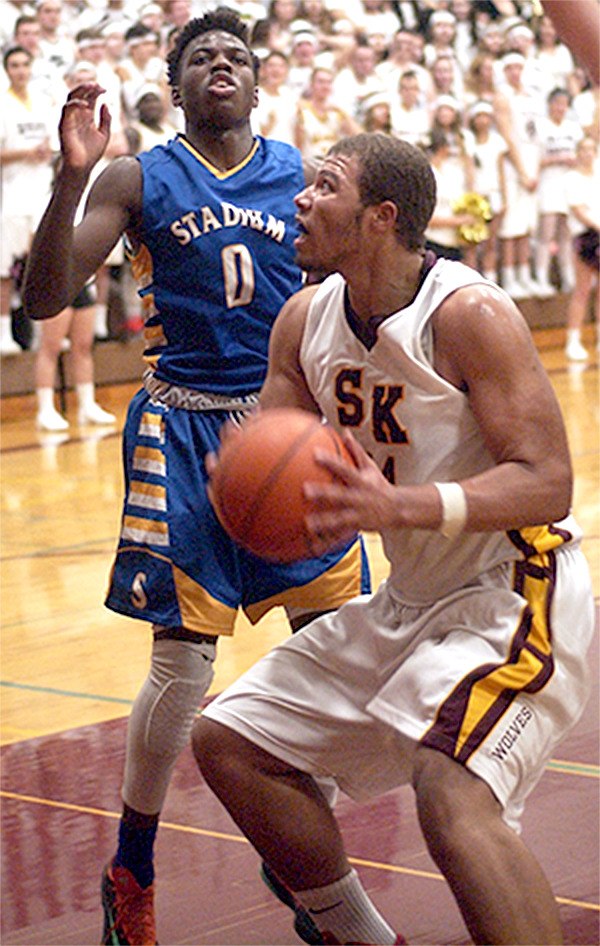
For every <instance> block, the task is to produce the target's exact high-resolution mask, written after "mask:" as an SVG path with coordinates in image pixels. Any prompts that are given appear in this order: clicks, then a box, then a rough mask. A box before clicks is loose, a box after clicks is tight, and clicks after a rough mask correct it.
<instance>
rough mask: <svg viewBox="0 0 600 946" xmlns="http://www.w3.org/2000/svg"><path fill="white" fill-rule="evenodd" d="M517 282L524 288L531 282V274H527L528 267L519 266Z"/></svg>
mask: <svg viewBox="0 0 600 946" xmlns="http://www.w3.org/2000/svg"><path fill="white" fill-rule="evenodd" d="M517 281H518V282H520V283H521V284H522V285H524V286H528V285H529V283H530V282H531V273H530V272H529V266H519V269H518V271H517Z"/></svg>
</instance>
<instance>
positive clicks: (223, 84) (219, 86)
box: [208, 75, 236, 96]
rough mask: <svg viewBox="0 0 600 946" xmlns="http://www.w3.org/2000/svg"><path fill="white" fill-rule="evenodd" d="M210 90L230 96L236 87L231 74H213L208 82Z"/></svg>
mask: <svg viewBox="0 0 600 946" xmlns="http://www.w3.org/2000/svg"><path fill="white" fill-rule="evenodd" d="M208 89H209V92H214V93H215V94H217V95H223V96H229V95H233V94H234V92H235V90H236V87H235V83H234V82H233V81H232V80H231V79H230V77H229V76H225V75H221V76H213V78H212V79H211V80H210V82H209V84H208Z"/></svg>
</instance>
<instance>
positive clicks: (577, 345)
mask: <svg viewBox="0 0 600 946" xmlns="http://www.w3.org/2000/svg"><path fill="white" fill-rule="evenodd" d="M565 355H566V357H567V358H568V359H569V361H587V359H588V353H587V351H586V350H585V348H584V347H583V345H582V344H581V342H580V341H578V340H577V339H575V338H574V339H571V340H570V341H569V342H568V343H567V345H566V346H565Z"/></svg>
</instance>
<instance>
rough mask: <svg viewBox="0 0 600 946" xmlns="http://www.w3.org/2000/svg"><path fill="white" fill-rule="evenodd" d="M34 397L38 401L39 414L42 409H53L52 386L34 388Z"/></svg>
mask: <svg viewBox="0 0 600 946" xmlns="http://www.w3.org/2000/svg"><path fill="white" fill-rule="evenodd" d="M35 393H36V397H37V402H38V411H39V412H40V414H41V413H42V412H43V411H54V410H56V408H55V407H54V389H53V388H36V392H35Z"/></svg>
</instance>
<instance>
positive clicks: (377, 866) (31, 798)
mask: <svg viewBox="0 0 600 946" xmlns="http://www.w3.org/2000/svg"><path fill="white" fill-rule="evenodd" d="M0 797H1V798H11V799H13V800H16V801H23V802H30V803H31V804H34V805H45V806H46V807H48V808H59V809H64V810H65V811H78V812H80V813H81V814H83V815H100V816H102V817H103V818H113V819H115V820H119V819H120V818H121V815H120V813H119V812H116V811H106V809H104V808H89V807H87V806H86V805H73V804H70V803H69V802H59V801H52V800H51V799H49V798H37V797H36V796H35V795H21V794H19V793H18V792H7V791H4V790H0ZM159 824H160V827H161V828H167V829H168V830H170V831H179V832H180V833H182V834H197V835H200V836H202V837H207V838H217V839H219V840H221V841H234V842H236V843H237V844H249V843H250V842H249V841H248V839H247V838H244V837H242V836H240V835H239V834H229V833H227V832H224V831H213V830H212V829H207V828H194V827H192V826H191V825H185V824H176V823H175V822H172V821H160V822H159ZM348 860H349V861H350V863H351V864H356V866H357V867H371V868H373V869H374V870H384V871H388V872H389V873H392V874H407V875H408V876H410V877H422V878H424V879H426V880H442V881H445V878H444V877H443V876H442V874H438V873H436V872H435V871H428V870H419V869H418V868H416V867H400V866H399V865H398V864H387V863H385V862H383V861H369V860H365V859H364V858H360V857H349V858H348ZM556 900H557V902H558V903H562V904H564V905H566V906H572V907H580V908H581V909H582V910H594V911H596V912H600V904H597V903H588V902H587V901H585V900H572V899H570V898H568V897H557V898H556Z"/></svg>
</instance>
